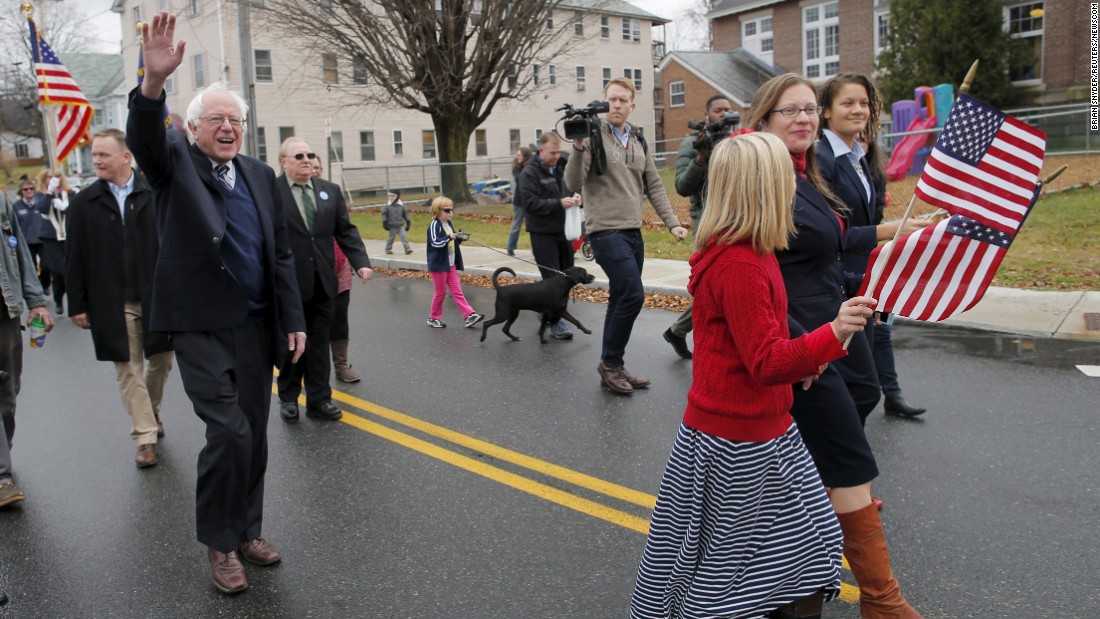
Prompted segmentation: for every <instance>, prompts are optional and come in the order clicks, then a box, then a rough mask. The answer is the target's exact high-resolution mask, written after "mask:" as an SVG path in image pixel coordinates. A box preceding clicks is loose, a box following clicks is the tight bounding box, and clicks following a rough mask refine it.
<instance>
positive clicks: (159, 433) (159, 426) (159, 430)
mask: <svg viewBox="0 0 1100 619" xmlns="http://www.w3.org/2000/svg"><path fill="white" fill-rule="evenodd" d="M153 417H155V418H156V420H157V438H164V424H163V423H161V422H160V415H158V414H157V413H153Z"/></svg>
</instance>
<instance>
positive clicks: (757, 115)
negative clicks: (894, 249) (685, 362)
mask: <svg viewBox="0 0 1100 619" xmlns="http://www.w3.org/2000/svg"><path fill="white" fill-rule="evenodd" d="M819 114H820V107H819V106H818V103H817V93H816V92H815V91H814V87H813V84H812V83H811V82H810V81H809V80H807V79H805V78H803V77H801V76H799V75H795V74H793V73H786V74H784V75H780V76H777V77H774V78H772V79H770V80H768V81H767V82H766V83H765V84H764V85H763V86H761V87H760V89H759V90H758V91H757V92H756V95H755V96H753V100H752V103H751V106H750V112H749V115H748V119H747V121H746V123H745V124H746V126H748V127H752V128H753V129H755V130H757V131H767V132H769V133H772V134H775V135H777V136H779V138H780V139H782V140H783V142H784V144H785V145H786V146H787V150H788V152H789V153H790V156H791V160H792V161H793V162H794V169H795V182H796V191H795V199H794V206H793V208H794V221H795V234H794V236H793V237H792V238H791V242H790V244H789V246H788V248H787V249H786V250H783V251H780V252H777V254H776V258H777V259H778V261H779V268H780V271H781V272H782V274H783V284H784V286H785V287H786V289H787V298H788V307H787V316H788V320H789V321H790V333H791V336H792V337H794V336H797V335H799V334H801V333H805V332H806V331H807V330H808V328H812V327H813V325H818V324H822V323H824V322H826V321H828V320H829V319H831V318H832V315H831V314H832V312H833V311H834V308H836V307H837V305H838V304H839V303H842V302H844V300H846V299H847V298H849V297H851V296H853V295H854V294H855V292H856V291H855V290H851V289H850V287H851V283H852V282H851V281H849V280H848V278H846V277H845V275H844V268H843V265H842V263H841V257H842V252H843V238H844V232H845V229H846V228H847V226H848V224H847V222H846V221H845V216H847V214H848V209H847V208H845V207H844V205H843V203H842V202H840V201H839V199H837V198H836V196H835V195H834V194H833V192H832V190H830V189H829V187H828V185H827V184H826V183H825V181H824V180H823V179H822V178H821V175H820V174H819V172H818V170H817V165H816V160H815V157H814V152H813V150H814V141H815V140H816V139H817V133H818V123H819ZM793 389H794V405H793V406H792V408H791V415H792V416H793V417H794V419H795V422H796V423H797V424H798V430H799V432H800V433H801V434H802V438H803V441H804V442H805V444H806V448H807V449H808V450H809V452H810V455H811V456H812V457H813V459H814V465H815V466H816V467H817V471H818V474H819V475H820V476H821V481H822V483H823V484H824V485H825V487H827V488H831V489H832V492H831V494H830V501H831V502H832V505H833V510H834V511H835V512H836V515H837V519H838V520H839V521H840V528H841V530H842V531H843V532H844V554H845V556H847V558H848V563H849V565H850V566H851V568H852V573H853V574H854V575H855V577H856V581H857V582H858V583H859V587H860V614H861V615H862V617H864V619H880V618H882V619H885V618H890V619H895V618H896V619H915V618H920V617H921V615H920V614H919V613H917V612H916V611H915V610H913V608H912V607H911V606H910V605H909V604H908V602H906V600H905V597H904V596H903V595H902V593H901V588H900V587H899V586H898V582H897V580H896V579H894V576H893V574H892V573H891V570H890V556H889V552H888V550H887V548H886V538H885V537H884V535H883V532H882V521H881V520H880V519H879V514H878V510H877V509H876V507H875V505H874V503H873V502H872V501H871V480H873V479H874V478H875V477H877V476H878V466H877V464H876V463H875V456H874V454H873V453H872V452H871V446H870V444H868V442H867V436H866V434H865V433H864V431H863V421H862V420H863V419H864V418H866V416H867V414H869V413H870V411H871V410H872V409H874V407H875V406H876V405H877V404H878V399H879V386H878V379H877V378H876V376H875V367H874V363H873V362H872V360H871V347H870V345H869V343H868V341H867V338H866V337H865V334H863V333H856V334H855V335H854V336H853V337H852V340H851V343H850V344H849V346H848V356H847V357H845V358H843V359H840V360H838V361H835V362H833V363H831V364H829V366H828V368H826V369H825V371H824V372H822V374H821V375H820V377H819V378H818V379H817V381H815V382H814V383H813V384H812V385H811V386H810V387H809V389H803V388H802V386H801V385H795V386H794V387H793Z"/></svg>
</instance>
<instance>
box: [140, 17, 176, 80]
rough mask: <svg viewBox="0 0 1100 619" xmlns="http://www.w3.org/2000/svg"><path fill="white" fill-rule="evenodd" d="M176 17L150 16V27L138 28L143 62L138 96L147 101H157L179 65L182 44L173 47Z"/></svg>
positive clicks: (144, 24)
mask: <svg viewBox="0 0 1100 619" xmlns="http://www.w3.org/2000/svg"><path fill="white" fill-rule="evenodd" d="M175 34H176V16H175V15H173V14H171V13H169V12H168V11H164V12H162V13H160V14H158V15H154V16H153V23H152V24H148V23H143V24H141V40H142V54H143V57H144V60H145V80H144V81H143V82H142V83H141V94H142V95H145V96H146V97H148V98H150V99H156V98H158V97H160V93H161V90H163V89H164V82H165V80H167V79H168V76H169V75H171V74H172V73H174V72H175V71H176V69H177V68H179V66H180V65H181V64H183V58H184V48H185V47H186V45H187V42H186V41H179V42H176V43H175V44H174V45H173V38H174V37H175Z"/></svg>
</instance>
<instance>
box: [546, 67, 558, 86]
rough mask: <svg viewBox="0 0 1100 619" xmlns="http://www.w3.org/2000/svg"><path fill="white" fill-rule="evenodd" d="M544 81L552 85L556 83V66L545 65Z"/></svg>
mask: <svg viewBox="0 0 1100 619" xmlns="http://www.w3.org/2000/svg"><path fill="white" fill-rule="evenodd" d="M546 83H547V84H550V85H551V86H554V85H556V84H557V83H558V68H557V67H556V66H554V65H550V66H548V67H546Z"/></svg>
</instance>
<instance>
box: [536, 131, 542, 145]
mask: <svg viewBox="0 0 1100 619" xmlns="http://www.w3.org/2000/svg"><path fill="white" fill-rule="evenodd" d="M540 137H542V129H535V144H538V143H539V138H540Z"/></svg>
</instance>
